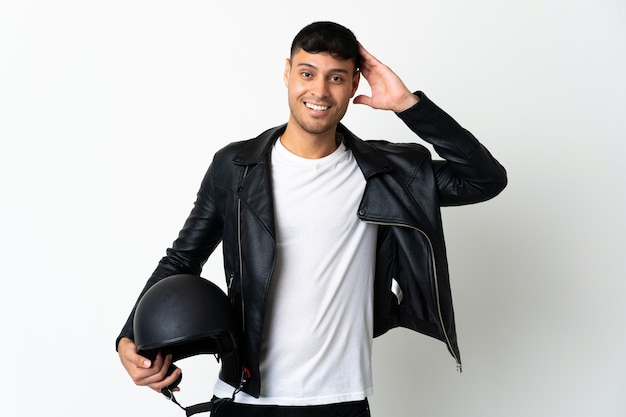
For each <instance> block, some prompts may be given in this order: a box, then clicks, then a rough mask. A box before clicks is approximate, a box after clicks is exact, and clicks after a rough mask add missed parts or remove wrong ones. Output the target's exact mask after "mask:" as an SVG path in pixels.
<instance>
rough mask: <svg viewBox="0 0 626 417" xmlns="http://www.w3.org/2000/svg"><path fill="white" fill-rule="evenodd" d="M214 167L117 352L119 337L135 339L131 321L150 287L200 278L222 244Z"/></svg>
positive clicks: (160, 265) (124, 328)
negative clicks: (185, 276)
mask: <svg viewBox="0 0 626 417" xmlns="http://www.w3.org/2000/svg"><path fill="white" fill-rule="evenodd" d="M214 166H215V160H214V162H213V164H211V166H210V167H209V169H208V170H207V173H206V174H205V176H204V179H203V180H202V184H201V186H200V191H199V192H198V194H197V198H196V201H195V203H194V207H193V209H192V210H191V213H190V214H189V216H188V217H187V220H186V221H185V224H184V226H183V228H182V229H181V231H180V233H179V234H178V238H177V239H176V240H175V241H174V243H173V244H172V247H171V248H168V249H167V251H166V256H164V257H163V258H162V259H161V260H160V262H159V264H158V266H157V268H156V269H155V270H154V272H153V273H152V275H151V276H150V278H149V279H148V281H147V282H146V285H145V286H144V288H143V290H142V291H141V293H140V294H139V297H138V298H137V301H136V302H135V306H134V307H133V309H132V311H131V313H130V315H129V316H128V319H127V321H126V323H125V325H124V327H123V328H122V330H121V332H120V334H119V336H118V337H117V339H116V341H115V347H116V349H117V346H118V343H119V340H120V339H121V338H122V337H127V338H129V339H133V338H134V331H133V320H134V316H135V309H136V308H137V303H138V302H139V300H140V299H141V297H142V296H143V294H144V293H145V292H146V291H147V290H148V289H149V288H150V287H151V286H152V285H154V284H155V283H157V282H158V281H160V280H161V279H163V278H166V277H169V276H171V275H176V274H192V275H200V273H201V271H202V267H203V265H204V263H205V262H206V260H207V259H208V257H209V255H210V254H211V253H212V252H213V251H214V250H215V248H216V247H217V245H218V244H219V243H220V241H221V240H222V231H223V219H222V216H221V214H220V211H219V209H218V206H217V204H216V201H218V200H219V198H217V197H216V194H215V189H216V187H215V184H214V178H213V171H214Z"/></svg>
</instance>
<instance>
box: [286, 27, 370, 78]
mask: <svg viewBox="0 0 626 417" xmlns="http://www.w3.org/2000/svg"><path fill="white" fill-rule="evenodd" d="M300 49H303V50H305V51H306V52H308V53H310V54H318V53H321V52H328V53H329V54H330V55H331V56H333V57H334V58H338V59H349V60H352V62H354V69H355V71H356V70H357V69H358V68H360V66H361V54H359V42H358V41H357V39H356V36H354V33H352V31H351V30H350V29H348V28H346V27H344V26H342V25H340V24H338V23H334V22H325V21H323V22H313V23H311V24H309V25H307V26H305V27H304V28H302V29H301V30H300V32H298V34H297V35H296V37H295V38H294V39H293V42H292V43H291V57H292V58H293V56H294V55H295V54H296V53H297V52H298V51H299V50H300Z"/></svg>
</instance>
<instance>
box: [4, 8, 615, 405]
mask: <svg viewBox="0 0 626 417" xmlns="http://www.w3.org/2000/svg"><path fill="white" fill-rule="evenodd" d="M226 3H227V4H226ZM314 20H334V21H337V22H339V23H342V24H344V25H346V26H348V27H350V28H351V29H353V30H354V32H355V33H356V35H357V37H358V38H359V39H360V40H361V42H362V43H363V44H364V46H365V47H366V48H368V49H369V50H370V51H371V52H372V53H373V54H374V55H375V56H377V57H378V58H379V59H381V60H382V61H383V62H385V63H386V64H388V65H389V66H391V68H392V69H394V70H395V71H396V73H398V74H399V75H400V76H401V78H402V79H403V80H404V81H405V83H406V84H407V85H408V86H409V87H410V88H412V89H415V90H417V89H420V90H424V91H425V92H426V93H427V94H428V95H429V96H430V97H431V98H432V99H433V100H434V101H435V102H436V103H438V104H439V105H441V106H442V107H443V108H444V109H446V110H447V111H448V112H449V113H451V114H452V115H453V116H454V117H455V118H456V119H457V120H458V121H459V122H460V123H461V124H463V125H464V126H465V127H467V128H468V129H469V130H471V131H472V132H473V133H474V134H475V135H476V136H477V137H478V138H479V139H480V140H481V141H482V142H483V143H484V144H485V145H486V146H487V147H488V148H489V149H490V150H491V151H492V152H493V153H494V155H495V156H496V157H497V158H498V159H499V160H500V161H501V162H502V163H503V164H504V165H505V167H506V168H507V170H508V172H509V177H510V184H509V186H508V188H507V189H506V190H505V191H504V192H503V193H502V194H501V195H500V196H499V197H497V198H496V199H494V200H492V201H489V202H487V203H484V204H479V205H474V206H467V207H460V208H446V209H444V211H443V215H444V221H445V230H446V237H447V243H448V250H449V260H450V269H451V274H452V286H453V294H454V299H455V309H456V314H457V327H458V332H459V339H460V346H461V353H462V356H463V361H464V372H463V374H461V375H460V376H459V375H458V374H457V373H456V370H455V366H454V362H453V360H452V359H451V358H450V357H449V355H448V353H447V352H446V350H445V347H444V345H443V344H441V343H440V342H437V341H434V340H432V339H429V338H427V337H425V336H421V335H417V334H413V333H410V332H408V331H403V330H394V331H391V332H390V333H388V334H387V335H385V336H384V337H382V338H379V339H377V340H376V341H375V342H374V358H373V361H374V371H375V374H374V378H375V380H374V383H375V394H374V396H373V397H372V398H371V399H370V400H371V404H372V414H373V416H379V417H381V416H428V417H439V416H446V417H449V416H466V417H490V416H508V417H518V416H519V417H522V416H523V417H527V416H537V417H543V416H546V417H548V416H550V417H554V416H568V417H574V416H581V417H582V416H585V417H586V416H602V417H623V416H625V415H626V395H624V394H625V392H626V359H625V358H624V354H623V352H624V351H625V349H626V346H624V345H625V342H626V303H625V299H626V284H625V279H626V263H625V261H624V259H625V256H624V255H625V249H626V239H625V234H626V222H625V220H624V212H625V209H626V204H625V199H626V198H625V196H624V191H626V190H625V187H624V178H626V177H625V174H626V172H625V169H624V165H623V164H622V163H621V161H620V159H621V157H623V155H624V153H625V151H626V145H625V144H624V141H625V139H626V123H625V117H624V116H625V115H626V112H625V110H626V107H625V104H624V103H625V102H626V83H625V82H624V75H623V74H626V62H625V57H626V54H625V53H624V52H625V51H626V4H625V3H624V2H623V1H619V0H615V1H609V0H604V1H591V0H589V1H579V0H570V1H564V0H555V1H538V0H530V1H524V2H521V1H515V2H513V1H511V2H501V1H496V0H485V1H461V0H456V1H447V0H444V1H438V2H426V1H413V2H405V1H387V2H382V3H381V2H373V1H371V2H369V1H365V2H361V3H354V2H346V3H338V2H327V1H318V2H314V3H298V2H287V1H265V2H252V1H249V2H244V1H233V2H219V3H215V4H214V3H213V2H208V1H182V2H174V1H132V0H131V1H78V0H76V1H69V0H60V1H55V2H46V1H10V0H7V1H3V2H2V3H1V4H0V140H1V144H2V148H1V151H0V210H1V211H0V213H1V216H0V232H1V236H2V240H1V241H0V256H1V259H2V263H1V264H2V274H1V277H2V284H3V289H2V291H0V294H1V295H0V313H1V315H2V317H3V325H2V329H3V338H2V340H3V342H2V344H1V345H0V353H1V354H2V359H3V361H4V365H3V366H2V369H3V373H2V374H3V377H4V384H3V385H4V388H3V392H2V403H1V404H0V414H1V415H3V416H20V417H21V416H47V417H49V416H78V415H93V416H112V415H115V416H131V415H132V416H136V415H150V416H177V415H184V414H183V412H182V410H180V409H178V408H177V407H176V406H174V405H173V404H171V403H168V402H167V401H166V400H165V399H164V398H162V397H161V396H160V395H158V394H155V393H154V392H152V391H151V390H149V389H147V388H143V387H135V386H134V385H133V383H132V382H131V380H130V378H129V377H128V376H127V375H126V373H125V371H124V370H123V369H122V367H121V365H120V364H119V359H118V357H117V354H116V353H115V351H114V340H115V337H116V336H117V334H118V331H119V330H120V328H121V326H122V324H123V322H124V321H125V319H126V316H127V314H128V312H129V311H130V308H131V307H132V304H133V303H134V300H135V297H136V296H137V295H138V293H139V291H140V290H141V288H142V287H143V285H144V282H145V280H146V279H147V278H148V276H149V275H150V273H151V272H152V270H153V268H154V267H155V266H156V263H157V261H158V260H159V259H160V257H161V256H163V254H164V252H165V248H166V247H168V246H169V245H170V244H171V242H172V241H173V239H174V238H175V237H176V235H177V233H178V230H179V228H180V227H181V226H182V223H183V221H184V220H185V218H186V216H187V213H188V212H189V210H190V209H191V206H192V203H193V201H194V199H195V193H196V191H197V188H198V186H199V184H200V180H201V178H202V176H203V174H204V171H205V170H206V168H207V167H208V164H209V163H210V161H211V158H212V156H213V153H214V152H215V151H217V150H218V149H219V148H221V147H222V146H224V145H226V144H227V143H229V142H231V141H234V140H240V139H244V138H250V137H253V136H255V135H256V134H258V133H259V132H261V131H262V130H265V129H266V128H267V127H270V126H274V125H277V124H280V123H283V122H284V121H286V119H287V114H288V113H287V112H288V108H287V103H286V92H285V89H284V86H283V84H282V69H283V65H284V59H285V58H286V57H287V54H288V49H289V45H290V43H291V40H292V38H293V36H294V35H295V33H296V32H297V31H298V30H299V29H300V28H301V27H302V26H304V25H306V24H308V23H310V22H312V21H314ZM360 92H364V93H367V92H368V89H367V85H366V83H363V84H362V87H361V88H360ZM345 123H346V125H348V127H349V128H351V130H353V131H354V132H355V133H357V134H358V135H360V136H361V137H363V138H372V139H378V138H384V139H389V140H395V141H408V140H413V137H412V134H411V133H410V132H409V131H408V129H407V128H406V127H404V126H403V125H402V123H401V122H400V121H399V120H398V119H397V118H396V117H395V116H394V115H393V114H391V113H385V112H379V111H375V110H372V109H369V108H366V107H359V106H352V108H351V109H350V110H349V112H348V115H347V116H346V118H345ZM218 252H219V249H218ZM203 275H204V276H205V277H207V278H212V279H214V280H215V281H216V282H217V283H218V284H220V285H223V274H222V271H221V270H220V256H219V253H218V254H216V255H215V256H214V257H213V258H211V259H210V261H209V262H208V263H207V265H206V267H205V270H204V273H203ZM183 362H184V363H181V364H180V365H181V367H182V368H183V370H184V377H183V383H182V385H181V386H182V388H183V391H182V392H181V393H180V394H179V396H178V397H179V399H180V401H181V402H183V403H184V404H186V405H188V404H192V403H195V402H199V401H204V400H207V399H208V398H210V396H211V389H212V384H213V380H214V378H215V376H216V373H217V369H218V367H217V364H216V363H215V361H214V360H213V358H212V357H196V358H190V359H187V360H185V361H183Z"/></svg>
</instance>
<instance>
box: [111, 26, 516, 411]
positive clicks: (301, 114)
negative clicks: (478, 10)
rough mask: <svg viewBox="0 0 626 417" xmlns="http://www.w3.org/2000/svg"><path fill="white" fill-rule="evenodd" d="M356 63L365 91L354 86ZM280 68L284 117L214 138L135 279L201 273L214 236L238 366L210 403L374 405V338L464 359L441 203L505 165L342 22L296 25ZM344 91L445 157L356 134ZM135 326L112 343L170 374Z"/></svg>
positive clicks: (135, 360) (138, 370)
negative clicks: (397, 336)
mask: <svg viewBox="0 0 626 417" xmlns="http://www.w3.org/2000/svg"><path fill="white" fill-rule="evenodd" d="M361 77H363V78H364V79H365V80H366V81H367V83H368V84H369V85H370V87H371V95H370V96H366V95H360V96H357V97H355V98H354V99H353V97H354V95H355V93H356V91H357V88H358V85H359V82H360V81H361ZM284 81H285V85H286V87H287V93H288V102H289V109H290V116H289V120H288V121H287V123H286V124H285V125H282V126H277V127H274V128H271V129H268V130H267V131H265V132H263V133H262V134H261V135H259V136H258V137H256V138H254V139H250V140H245V141H242V142H236V143H232V144H230V145H228V146H226V147H225V148H224V149H222V150H220V151H219V152H217V153H216V155H215V158H214V160H213V163H212V164H211V166H210V167H209V169H208V171H207V174H206V176H205V178H204V180H203V181H202V185H201V188H200V191H199V192H198V195H197V200H196V203H195V206H194V208H193V211H192V213H191V214H190V216H189V217H188V219H187V221H186V222H185V225H184V227H183V229H182V230H181V232H180V234H179V236H178V238H177V239H176V240H175V241H174V243H173V245H172V247H171V248H169V249H168V250H167V256H165V257H164V258H163V259H162V260H161V261H160V262H159V265H158V267H157V269H156V270H155V271H154V273H153V274H152V276H151V278H150V279H149V280H148V283H147V284H146V287H145V289H144V292H145V291H146V290H147V289H148V288H149V287H151V286H152V285H153V284H154V283H156V282H158V281H159V280H161V279H163V278H165V277H167V276H170V275H174V274H196V275H199V274H200V272H201V270H202V265H204V263H205V261H206V259H207V258H208V257H209V256H210V254H211V253H212V252H213V250H214V249H215V248H216V246H217V245H218V244H219V243H220V242H222V246H223V253H224V271H225V276H226V278H227V284H228V292H229V294H228V295H229V299H230V300H231V302H232V305H233V307H234V310H235V312H236V315H237V319H238V321H239V325H240V329H241V331H242V333H243V338H242V341H241V342H242V343H241V346H239V348H240V351H241V355H242V357H243V364H242V375H245V376H246V377H245V378H244V377H242V379H241V380H240V381H234V382H233V381H225V380H222V379H220V378H218V380H217V382H216V385H215V389H214V395H215V397H214V402H215V404H219V407H218V408H216V409H215V410H214V414H215V415H217V416H238V417H242V416H244V417H245V416H253V415H254V416H308V415H310V416H320V415H321V416H335V417H336V416H353V417H356V416H368V415H369V408H368V405H367V397H368V396H370V395H371V394H372V392H373V384H372V368H371V346H372V339H373V338H374V337H376V336H379V335H382V334H383V333H385V332H386V331H388V330H389V329H391V328H394V327H398V326H402V327H405V328H408V329H411V330H414V331H417V332H420V333H423V334H425V335H428V336H431V337H435V338H437V339H439V340H441V341H442V342H443V343H444V344H445V346H446V347H447V349H448V351H449V352H450V354H451V355H452V357H453V359H454V360H455V362H456V364H457V366H458V367H459V369H460V366H461V360H460V353H459V348H458V344H457V339H456V331H455V324H454V313H453V308H452V298H451V293H450V282H449V277H448V268H447V260H446V252H445V244H444V239H443V230H442V224H441V214H440V207H441V206H451V205H455V206H456V205H462V204H471V203H477V202H480V201H485V200H488V199H490V198H492V197H494V196H496V195H497V194H498V193H500V191H501V190H502V189H503V188H504V187H505V185H506V181H507V179H506V172H505V170H504V168H503V167H502V166H501V165H500V164H499V163H498V162H497V161H496V160H495V159H494V158H493V157H492V156H491V154H490V153H489V152H488V151H487V149H486V148H485V147H484V146H483V145H482V144H481V143H479V142H478V140H476V138H475V137H474V136H472V135H471V133H469V132H468V131H467V130H465V129H464V128H462V127H461V126H460V125H459V124H458V123H456V122H455V121H454V119H452V118H451V117H450V116H449V115H448V114H446V113H445V112H444V111H443V110H441V109H440V108H439V107H437V106H436V105H435V104H434V103H433V102H432V101H430V99H428V97H426V96H425V95H424V94H423V93H421V92H416V93H413V92H411V91H410V90H409V89H407V87H406V86H405V85H404V83H403V82H402V81H401V80H400V79H399V78H398V77H397V76H396V74H395V73H394V72H393V71H392V70H391V69H390V68H389V67H387V66H386V65H384V64H383V63H381V62H380V61H378V60H377V59H376V58H375V57H374V56H372V55H371V54H370V53H369V52H367V51H366V50H365V49H364V48H363V47H362V46H361V45H360V44H359V43H358V41H357V39H356V37H355V36H354V34H353V33H352V32H351V31H350V30H348V29H347V28H345V27H343V26H341V25H338V24H336V23H332V22H315V23H312V24H310V25H308V26H306V27H305V28H303V29H302V30H301V31H300V32H299V33H298V34H297V35H296V37H295V38H294V41H293V43H292V48H291V54H290V57H289V58H288V59H287V61H286V64H285V71H284ZM351 100H353V102H354V103H356V104H363V105H367V106H369V107H371V108H373V109H381V110H388V111H393V112H395V113H396V114H397V116H398V117H399V119H400V120H401V121H402V122H404V124H405V125H406V126H408V128H409V129H411V130H412V131H413V132H415V133H416V135H417V136H419V137H421V138H422V139H423V140H425V141H426V142H428V143H430V144H431V145H433V147H434V149H435V150H436V152H437V153H438V154H439V156H440V159H437V160H434V159H432V158H431V156H430V153H429V152H428V151H427V150H426V148H425V147H424V146H422V145H420V144H417V143H393V142H387V141H365V140H362V139H360V138H358V137H356V136H355V135H354V134H352V133H351V132H350V131H349V130H348V129H347V128H346V127H345V126H343V125H342V124H341V123H340V121H341V120H342V118H343V116H344V115H345V113H346V111H347V109H348V106H349V103H350V101H351ZM142 294H143V292H142ZM133 335H134V332H133V313H131V315H130V317H129V320H128V322H127V323H126V325H125V326H124V328H123V329H122V332H121V333H120V336H119V337H118V339H117V345H116V346H117V348H118V352H119V356H120V359H121V361H122V364H123V365H124V367H125V369H126V370H127V372H128V373H129V374H130V376H131V378H132V379H133V381H134V382H135V383H136V384H138V385H146V386H149V387H151V388H152V389H154V390H156V391H160V390H161V389H163V388H165V387H167V386H168V385H170V384H172V383H173V382H174V381H176V380H177V379H178V378H179V377H180V372H181V371H180V370H179V369H177V370H176V371H174V373H172V374H170V375H167V370H168V368H169V366H170V364H171V361H172V358H171V356H168V355H165V356H164V355H160V354H159V355H157V357H156V358H154V360H148V359H146V358H144V357H142V356H140V355H139V354H138V353H137V348H136V345H135V343H134V342H133ZM406 359H407V360H415V359H416V358H406Z"/></svg>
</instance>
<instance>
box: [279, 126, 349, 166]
mask: <svg viewBox="0 0 626 417" xmlns="http://www.w3.org/2000/svg"><path fill="white" fill-rule="evenodd" d="M294 124H296V123H288V124H287V128H286V129H285V132H284V133H283V135H282V136H281V138H280V141H281V143H282V144H283V146H284V147H285V148H286V149H287V150H288V151H289V152H291V153H293V154H296V155H298V156H300V157H302V158H307V159H319V158H323V157H325V156H328V155H330V154H331V153H333V152H334V151H335V150H336V149H337V146H338V145H339V144H338V141H337V138H336V131H337V129H336V128H333V129H329V130H328V131H326V132H323V133H319V134H315V133H310V132H306V131H305V130H303V129H300V128H294V127H293V126H294Z"/></svg>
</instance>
